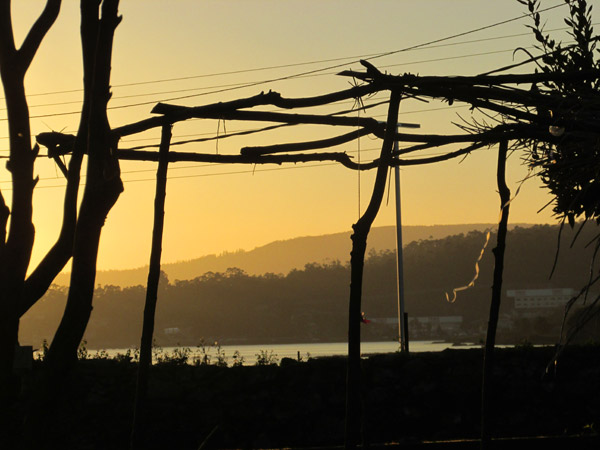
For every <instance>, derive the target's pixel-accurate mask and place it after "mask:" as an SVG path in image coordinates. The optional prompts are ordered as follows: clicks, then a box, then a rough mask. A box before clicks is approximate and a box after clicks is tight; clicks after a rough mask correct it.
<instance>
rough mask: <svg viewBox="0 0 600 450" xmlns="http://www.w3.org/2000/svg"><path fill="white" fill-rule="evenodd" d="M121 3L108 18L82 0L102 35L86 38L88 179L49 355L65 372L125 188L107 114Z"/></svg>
mask: <svg viewBox="0 0 600 450" xmlns="http://www.w3.org/2000/svg"><path fill="white" fill-rule="evenodd" d="M118 4H119V2H118V0H104V1H103V2H102V17H101V18H99V17H98V14H99V11H98V7H99V5H100V2H97V3H96V5H93V6H94V7H90V2H88V1H86V0H82V6H81V13H82V39H86V36H87V35H86V33H85V31H86V30H85V28H86V26H90V27H93V28H96V27H97V30H98V32H97V35H95V36H94V35H93V34H92V35H91V36H90V37H89V38H92V37H95V38H96V41H95V43H96V45H95V46H92V45H90V43H89V42H85V41H84V43H83V48H84V50H86V49H91V48H94V49H95V58H94V60H95V64H94V73H93V77H94V78H93V80H94V82H93V84H92V86H91V89H92V94H91V104H90V112H89V114H90V118H89V128H88V129H89V132H88V141H87V150H88V166H87V182H86V186H85V190H84V194H83V199H82V201H81V207H80V212H79V218H78V220H77V227H76V230H75V239H74V244H73V269H72V271H71V283H70V288H69V295H68V296H67V306H66V308H65V313H64V315H63V318H62V320H61V323H60V325H59V327H58V330H57V331H56V335H55V336H54V339H53V341H52V345H51V346H50V349H49V350H48V354H47V356H46V367H47V370H48V371H49V372H55V371H58V372H63V371H64V370H67V369H68V368H69V367H70V366H71V365H72V363H73V362H75V361H76V358H77V348H78V346H79V343H80V342H81V339H82V338H83V333H84V331H85V328H86V327H87V323H88V321H89V318H90V314H91V311H92V297H93V294H94V283H95V279H96V259H97V256H98V246H99V242H100V234H101V232H102V227H103V226H104V222H105V220H106V216H107V215H108V212H109V211H110V209H111V208H112V207H113V205H114V204H115V202H116V201H117V199H118V197H119V195H120V193H121V192H122V191H123V183H122V181H121V177H120V170H119V162H118V159H117V156H116V149H117V143H116V141H113V139H112V137H111V132H110V131H111V130H110V126H109V124H108V117H107V114H106V106H107V104H108V100H109V98H110V87H109V82H110V68H111V55H112V43H113V37H114V31H115V29H116V27H117V25H118V24H119V22H120V17H119V16H118V15H117V8H118Z"/></svg>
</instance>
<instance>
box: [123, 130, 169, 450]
mask: <svg viewBox="0 0 600 450" xmlns="http://www.w3.org/2000/svg"><path fill="white" fill-rule="evenodd" d="M170 143H171V125H170V124H165V125H163V127H162V135H161V141H160V150H159V159H158V169H157V171H156V195H155V197H154V228H153V230H152V250H151V252H150V269H149V271H148V286H147V288H146V305H145V307H144V322H143V327H142V341H141V344H140V361H139V364H138V376H137V384H136V390H135V403H134V411H133V425H132V427H131V448H132V449H138V448H143V446H144V434H145V433H144V418H145V409H146V394H147V390H148V372H149V371H150V366H151V365H152V336H153V335H154V316H155V313H156V303H157V298H158V281H159V279H160V257H161V253H162V237H163V228H164V218H165V197H166V194H167V168H168V165H169V146H170Z"/></svg>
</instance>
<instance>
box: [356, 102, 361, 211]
mask: <svg viewBox="0 0 600 450" xmlns="http://www.w3.org/2000/svg"><path fill="white" fill-rule="evenodd" d="M357 133H358V139H357V140H356V145H357V147H358V148H357V150H358V152H357V153H358V166H359V167H360V105H359V108H358V126H357ZM356 173H357V174H358V175H357V177H358V218H359V219H360V169H359V170H357V171H356Z"/></svg>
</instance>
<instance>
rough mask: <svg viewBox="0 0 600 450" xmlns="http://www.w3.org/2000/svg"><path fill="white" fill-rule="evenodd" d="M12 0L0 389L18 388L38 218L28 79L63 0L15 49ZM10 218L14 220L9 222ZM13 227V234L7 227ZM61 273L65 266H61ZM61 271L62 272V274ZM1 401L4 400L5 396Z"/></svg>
mask: <svg viewBox="0 0 600 450" xmlns="http://www.w3.org/2000/svg"><path fill="white" fill-rule="evenodd" d="M10 5H11V2H10V0H2V1H0V75H1V77H2V85H3V87H4V95H5V101H6V111H7V115H8V131H9V142H10V156H9V159H8V162H7V165H6V167H7V169H8V171H9V172H10V173H11V176H12V202H11V210H10V211H9V209H8V207H7V206H6V203H5V201H4V197H3V195H2V194H1V193H0V237H1V238H0V390H2V398H4V396H5V394H6V393H7V390H8V391H9V392H10V391H11V390H12V385H13V380H12V368H13V360H14V351H15V346H16V345H17V337H18V329H19V316H20V314H19V311H20V308H21V305H22V303H23V302H24V301H25V299H24V298H23V295H24V285H25V275H26V273H27V269H28V267H29V260H30V258H31V250H32V247H33V241H34V235H35V229H34V226H33V221H32V208H33V206H32V198H33V189H34V187H35V185H36V183H37V178H36V179H34V178H33V167H34V162H35V158H36V156H37V154H38V150H39V147H38V146H37V145H36V146H34V147H32V146H31V130H30V125H29V108H28V106H27V99H26V97H25V87H24V79H25V74H26V72H27V70H28V69H29V66H30V64H31V62H32V60H33V58H34V56H35V54H36V52H37V50H38V48H39V46H40V44H41V42H42V40H43V39H44V37H45V35H46V33H47V32H48V30H49V29H50V28H51V27H52V25H53V24H54V21H55V20H56V17H57V16H58V13H59V11H60V5H61V1H60V0H48V1H47V2H46V6H45V8H44V10H43V11H42V13H41V14H40V16H39V17H38V19H37V21H36V22H35V23H34V24H33V26H32V27H31V29H30V30H29V33H28V34H27V36H26V38H25V40H24V41H23V44H22V45H21V48H19V49H17V48H16V47H15V41H14V35H13V26H12V19H11V11H10ZM9 219H10V223H9ZM7 226H9V231H8V233H7V232H6V228H7ZM58 271H60V269H58ZM56 273H58V272H56ZM0 403H3V404H4V401H3V400H2V399H0Z"/></svg>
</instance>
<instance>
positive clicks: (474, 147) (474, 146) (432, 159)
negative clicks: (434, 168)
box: [390, 142, 490, 166]
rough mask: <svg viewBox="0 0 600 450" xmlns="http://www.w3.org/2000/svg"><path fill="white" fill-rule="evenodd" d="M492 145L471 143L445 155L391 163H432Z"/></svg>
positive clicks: (406, 164) (398, 164) (396, 164)
mask: <svg viewBox="0 0 600 450" xmlns="http://www.w3.org/2000/svg"><path fill="white" fill-rule="evenodd" d="M487 145H490V144H489V143H484V142H477V143H475V144H471V145H469V146H468V147H465V148H463V149H460V150H456V151H453V152H450V153H446V154H445V155H439V156H432V157H429V158H415V159H394V160H393V161H392V163H391V164H390V165H392V166H418V165H422V164H432V163H436V162H441V161H447V160H449V159H452V158H456V157H458V156H462V155H466V154H467V153H471V152H472V151H473V150H477V149H479V148H482V147H485V146H487Z"/></svg>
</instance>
